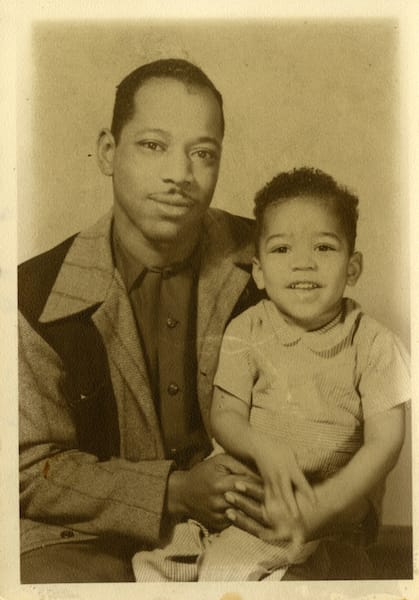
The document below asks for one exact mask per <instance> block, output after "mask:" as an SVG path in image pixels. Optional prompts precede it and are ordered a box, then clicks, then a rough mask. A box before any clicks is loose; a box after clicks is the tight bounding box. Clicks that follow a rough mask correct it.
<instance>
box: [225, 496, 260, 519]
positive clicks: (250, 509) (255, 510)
mask: <svg viewBox="0 0 419 600" xmlns="http://www.w3.org/2000/svg"><path fill="white" fill-rule="evenodd" d="M224 497H225V499H226V500H227V502H229V503H230V505H233V506H234V507H235V508H238V509H239V510H241V511H242V512H243V513H245V514H246V515H247V516H249V517H250V518H251V519H253V520H254V521H257V522H259V523H260V524H261V525H267V523H266V520H265V519H264V516H263V510H262V506H261V504H260V503H259V502H257V501H255V500H253V499H252V498H248V497H247V496H243V495H242V494H239V493H237V492H227V493H226V494H224Z"/></svg>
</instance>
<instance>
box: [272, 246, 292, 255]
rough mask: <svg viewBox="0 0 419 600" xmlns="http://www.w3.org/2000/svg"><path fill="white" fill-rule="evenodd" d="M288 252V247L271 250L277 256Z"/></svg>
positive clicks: (277, 247) (276, 247)
mask: <svg viewBox="0 0 419 600" xmlns="http://www.w3.org/2000/svg"><path fill="white" fill-rule="evenodd" d="M288 251H289V247H288V246H275V248H272V250H271V252H273V253H275V254H285V253H286V252H288Z"/></svg>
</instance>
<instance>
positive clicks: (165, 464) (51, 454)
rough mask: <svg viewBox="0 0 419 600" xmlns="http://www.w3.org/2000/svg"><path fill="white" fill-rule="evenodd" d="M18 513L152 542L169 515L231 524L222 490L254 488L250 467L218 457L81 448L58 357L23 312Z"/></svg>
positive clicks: (84, 530) (213, 525)
mask: <svg viewBox="0 0 419 600" xmlns="http://www.w3.org/2000/svg"><path fill="white" fill-rule="evenodd" d="M19 336H20V339H19V396H20V488H21V494H20V500H21V516H22V517H23V518H27V519H31V520H33V521H38V522H46V523H51V524H56V525H62V526H65V527H68V528H73V529H74V530H76V531H80V532H82V533H86V534H92V535H117V536H119V535H122V536H128V537H131V538H133V539H136V540H138V541H139V542H144V541H147V542H149V543H151V544H156V543H157V542H158V541H159V540H160V539H161V536H162V534H163V533H164V531H163V529H165V527H166V525H167V524H170V520H169V522H167V520H166V518H165V517H167V516H168V514H169V513H170V514H172V515H173V516H176V517H179V516H191V517H194V518H199V517H201V516H202V521H203V523H204V524H206V525H207V526H208V527H211V528H214V529H221V528H223V527H225V526H226V525H228V519H227V518H226V517H225V509H226V507H227V506H228V503H227V501H226V500H225V497H224V493H225V492H227V491H228V490H230V491H231V490H233V489H234V486H235V484H236V483H237V482H238V481H239V480H244V481H246V482H247V483H248V484H252V486H253V487H252V489H259V488H260V484H258V482H257V478H255V477H252V478H251V477H250V473H251V472H250V470H249V469H246V468H245V467H244V466H243V465H241V464H240V463H239V462H238V461H235V460H234V459H232V458H231V457H221V456H220V457H216V459H215V458H214V459H211V460H208V461H204V462H203V463H200V464H198V465H196V466H195V467H194V468H193V469H191V471H174V470H173V469H174V465H173V463H172V462H171V461H168V460H164V459H162V460H140V461H138V462H133V461H129V460H126V459H124V458H115V459H111V460H108V461H104V462H100V461H99V460H98V459H97V457H95V456H94V455H92V454H87V453H85V452H81V451H80V450H79V449H78V442H77V434H76V428H75V425H74V422H73V416H72V414H71V410H70V408H69V406H68V403H67V401H66V399H65V397H64V396H63V394H62V392H61V385H62V381H63V377H64V370H63V366H62V363H61V361H60V359H59V357H58V356H57V354H56V353H55V352H54V351H53V350H52V349H51V347H50V346H49V345H48V344H47V343H46V342H45V341H44V340H43V339H42V338H41V337H40V336H39V335H38V334H37V333H35V332H34V331H33V330H32V328H31V327H30V326H29V325H28V323H27V322H26V320H25V319H24V318H23V317H20V329H19Z"/></svg>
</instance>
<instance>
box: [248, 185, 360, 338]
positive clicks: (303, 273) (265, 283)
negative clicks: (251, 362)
mask: <svg viewBox="0 0 419 600" xmlns="http://www.w3.org/2000/svg"><path fill="white" fill-rule="evenodd" d="M361 268H362V267H361V255H360V254H359V253H354V254H352V255H350V253H349V250H348V243H347V240H346V237H345V234H344V232H343V230H342V227H341V225H340V222H339V220H338V218H337V217H336V216H335V214H334V212H333V210H332V209H331V207H330V204H328V202H327V201H325V200H323V199H322V198H317V197H311V196H307V197H297V198H290V199H287V200H285V201H284V202H283V203H281V204H272V205H271V206H269V207H268V208H267V210H266V212H265V215H264V228H263V232H262V236H261V240H260V244H259V259H255V262H254V270H253V274H254V278H255V281H256V283H257V285H258V287H259V288H262V289H263V288H265V289H266V292H267V294H268V296H269V297H270V299H271V300H272V301H273V302H274V303H275V305H276V306H277V308H278V309H279V310H280V312H281V313H282V314H283V315H284V316H285V317H286V318H288V319H289V320H290V321H291V322H292V323H294V324H296V325H298V326H300V327H302V328H303V329H306V330H310V329H317V328H319V327H321V326H322V325H325V324H326V323H328V322H329V321H330V320H332V319H333V318H334V317H335V316H336V315H337V314H338V313H339V311H340V308H341V299H342V296H343V293H344V290H345V287H346V285H347V284H348V285H354V284H355V283H356V281H357V279H358V277H359V275H360V273H361Z"/></svg>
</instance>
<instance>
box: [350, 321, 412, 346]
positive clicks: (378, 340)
mask: <svg viewBox="0 0 419 600" xmlns="http://www.w3.org/2000/svg"><path fill="white" fill-rule="evenodd" d="M353 342H354V344H355V345H357V346H361V347H363V348H364V349H366V350H369V351H370V352H371V353H374V354H376V353H388V352H392V351H393V350H397V351H398V352H399V353H401V354H402V355H407V350H406V347H405V346H404V344H403V342H402V341H401V339H400V338H399V336H398V335H397V334H396V333H395V332H394V331H392V330H391V329H389V328H388V327H386V326H385V325H383V324H382V323H381V322H380V321H378V320H377V319H375V318H374V317H372V316H371V315H369V314H367V313H365V312H364V311H360V316H359V320H358V326H357V328H356V331H355V333H354V338H353Z"/></svg>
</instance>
